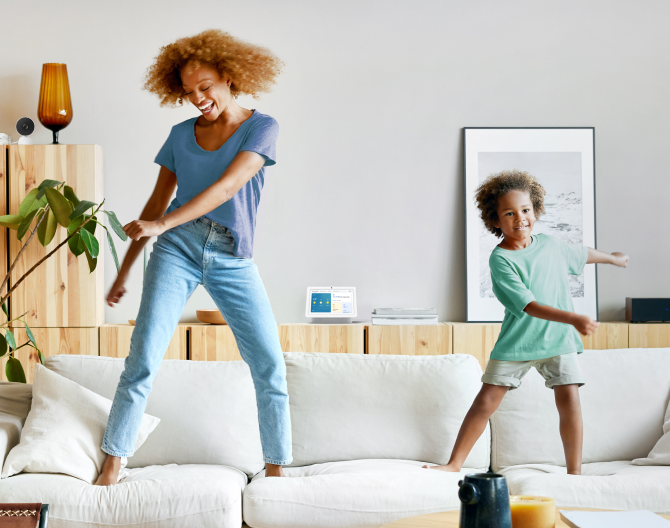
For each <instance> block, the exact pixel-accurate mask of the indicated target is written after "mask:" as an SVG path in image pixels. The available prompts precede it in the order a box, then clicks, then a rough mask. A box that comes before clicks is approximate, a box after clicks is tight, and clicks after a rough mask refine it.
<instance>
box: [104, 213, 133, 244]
mask: <svg viewBox="0 0 670 528" xmlns="http://www.w3.org/2000/svg"><path fill="white" fill-rule="evenodd" d="M103 213H105V214H106V215H107V218H109V225H110V227H111V228H112V229H113V230H114V232H115V233H116V236H118V237H119V238H120V239H121V240H123V241H124V242H125V241H126V240H128V235H126V234H125V233H124V232H123V226H122V225H121V222H119V219H118V218H116V215H115V214H114V213H113V212H112V211H103Z"/></svg>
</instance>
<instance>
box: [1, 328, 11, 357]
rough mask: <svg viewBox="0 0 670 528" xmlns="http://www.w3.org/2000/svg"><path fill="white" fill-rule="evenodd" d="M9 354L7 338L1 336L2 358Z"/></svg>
mask: <svg viewBox="0 0 670 528" xmlns="http://www.w3.org/2000/svg"><path fill="white" fill-rule="evenodd" d="M7 352H9V347H8V346H7V340H6V339H5V336H3V335H2V334H0V357H2V356H4V355H5V354H6V353H7Z"/></svg>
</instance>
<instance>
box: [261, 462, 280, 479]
mask: <svg viewBox="0 0 670 528" xmlns="http://www.w3.org/2000/svg"><path fill="white" fill-rule="evenodd" d="M265 476H266V477H283V476H284V472H283V471H282V467H281V466H278V465H277V464H265Z"/></svg>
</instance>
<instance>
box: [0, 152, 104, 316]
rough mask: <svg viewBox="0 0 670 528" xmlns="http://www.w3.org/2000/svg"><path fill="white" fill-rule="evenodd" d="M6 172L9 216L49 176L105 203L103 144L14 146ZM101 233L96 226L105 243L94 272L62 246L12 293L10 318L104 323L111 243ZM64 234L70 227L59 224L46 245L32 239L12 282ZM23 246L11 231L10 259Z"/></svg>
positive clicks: (54, 245)
mask: <svg viewBox="0 0 670 528" xmlns="http://www.w3.org/2000/svg"><path fill="white" fill-rule="evenodd" d="M7 172H8V177H9V214H17V212H18V209H19V205H20V203H21V200H23V198H25V196H26V195H27V194H28V192H29V191H30V190H31V189H33V188H35V187H37V186H38V185H39V184H40V183H41V182H42V181H43V180H45V179H53V180H59V181H65V182H66V183H67V184H68V185H70V186H71V187H72V188H73V189H74V191H75V193H77V196H79V198H80V199H86V200H90V201H93V202H97V203H100V202H101V201H102V197H103V188H102V148H101V147H100V146H99V145H11V146H9V166H8V171H7ZM0 194H2V193H0ZM102 216H104V215H102ZM100 231H101V228H100V227H99V226H98V228H97V229H96V235H98V240H99V241H100V246H101V247H100V256H99V257H98V264H97V268H96V270H95V271H94V272H93V273H89V269H88V263H87V262H86V256H85V255H80V256H79V258H76V257H75V256H74V255H73V254H72V253H71V252H70V251H69V249H68V248H67V247H65V246H63V247H62V248H60V249H59V250H58V252H57V253H56V254H55V255H53V256H52V257H50V258H49V259H48V260H47V261H45V262H44V263H42V264H41V265H40V267H39V268H37V269H36V270H35V271H34V272H33V273H32V274H31V275H30V276H29V277H28V278H27V279H26V280H25V281H24V282H22V283H21V284H20V285H19V287H18V288H17V289H16V291H15V292H14V293H13V294H12V297H11V299H10V310H11V314H12V316H14V317H15V316H16V315H19V314H22V313H24V312H28V314H27V315H26V318H27V319H26V321H27V322H28V324H29V325H30V326H31V327H33V326H35V327H64V326H70V327H77V326H89V327H93V326H99V325H101V324H102V323H103V321H104V304H103V295H104V291H103V289H104V285H103V280H104V266H103V261H104V258H103V256H104V254H105V251H106V250H105V248H104V246H105V244H107V241H106V237H105V236H100ZM28 236H29V234H27V235H26V236H25V237H24V239H23V242H25V241H26V240H27V238H28ZM66 237H67V233H66V230H65V229H64V228H62V227H60V226H59V227H58V230H57V233H56V236H55V237H54V239H53V240H52V242H51V243H50V244H49V245H48V246H47V247H46V248H44V247H42V245H41V244H39V242H38V241H37V240H36V239H33V241H31V243H30V245H29V246H28V248H27V249H26V251H25V252H24V253H23V255H22V256H21V258H20V260H19V262H18V264H17V266H16V268H15V269H14V271H13V272H12V280H16V279H18V278H19V277H20V276H21V275H23V273H24V272H26V271H27V270H28V269H29V268H30V267H32V266H33V265H34V264H36V263H37V262H38V261H39V259H41V258H42V257H43V256H45V255H46V254H47V252H49V251H51V250H52V249H54V248H55V247H56V246H57V245H58V244H59V243H60V242H62V241H63V240H65V238H66ZM21 247H22V242H21V241H19V240H18V239H17V238H16V231H11V234H10V237H9V252H10V259H11V261H12V262H13V260H14V258H15V257H16V255H17V253H18V252H19V250H20V249H21Z"/></svg>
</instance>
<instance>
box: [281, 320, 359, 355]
mask: <svg viewBox="0 0 670 528" xmlns="http://www.w3.org/2000/svg"><path fill="white" fill-rule="evenodd" d="M279 342H280V343H281V347H282V350H283V351H284V352H336V353H340V354H363V353H364V351H365V325H362V324H348V325H331V324H282V325H279Z"/></svg>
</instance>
